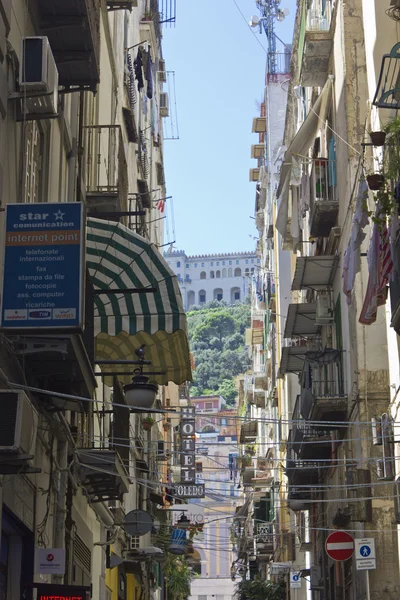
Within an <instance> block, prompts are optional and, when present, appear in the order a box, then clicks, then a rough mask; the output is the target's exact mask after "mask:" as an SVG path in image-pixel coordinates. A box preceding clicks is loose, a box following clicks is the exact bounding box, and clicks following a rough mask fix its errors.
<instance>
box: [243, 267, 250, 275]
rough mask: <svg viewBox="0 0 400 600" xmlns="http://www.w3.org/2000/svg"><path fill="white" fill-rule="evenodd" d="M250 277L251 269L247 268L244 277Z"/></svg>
mask: <svg viewBox="0 0 400 600" xmlns="http://www.w3.org/2000/svg"><path fill="white" fill-rule="evenodd" d="M249 275H250V269H249V268H247V269H246V270H245V272H244V276H245V277H248V276H249Z"/></svg>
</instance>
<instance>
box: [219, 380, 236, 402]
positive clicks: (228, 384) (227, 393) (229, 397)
mask: <svg viewBox="0 0 400 600" xmlns="http://www.w3.org/2000/svg"><path fill="white" fill-rule="evenodd" d="M217 394H218V395H219V396H222V397H223V399H224V400H225V402H226V404H227V405H228V406H235V402H236V397H237V389H236V386H235V382H234V380H233V379H223V380H222V381H221V383H220V385H219V387H218V389H217Z"/></svg>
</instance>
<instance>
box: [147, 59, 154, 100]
mask: <svg viewBox="0 0 400 600" xmlns="http://www.w3.org/2000/svg"><path fill="white" fill-rule="evenodd" d="M146 80H147V97H148V98H150V99H151V98H152V97H153V62H152V60H151V55H150V48H149V51H148V53H147V63H146Z"/></svg>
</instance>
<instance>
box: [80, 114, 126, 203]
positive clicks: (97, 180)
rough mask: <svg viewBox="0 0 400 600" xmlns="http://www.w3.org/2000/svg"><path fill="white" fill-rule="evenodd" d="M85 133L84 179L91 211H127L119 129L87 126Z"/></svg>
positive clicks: (123, 155) (123, 161)
mask: <svg viewBox="0 0 400 600" xmlns="http://www.w3.org/2000/svg"><path fill="white" fill-rule="evenodd" d="M84 130H85V165H84V166H85V174H84V176H85V181H86V193H87V202H88V205H89V208H90V210H91V211H93V212H99V213H101V212H114V211H126V210H128V208H127V206H128V168H127V163H126V158H125V150H124V143H123V138H122V131H121V127H120V126H119V125H89V126H87V127H85V128H84Z"/></svg>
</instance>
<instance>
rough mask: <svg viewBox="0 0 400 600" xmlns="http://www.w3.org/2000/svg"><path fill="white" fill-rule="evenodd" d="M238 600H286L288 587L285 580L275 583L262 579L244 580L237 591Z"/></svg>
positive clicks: (237, 586)
mask: <svg viewBox="0 0 400 600" xmlns="http://www.w3.org/2000/svg"><path fill="white" fill-rule="evenodd" d="M235 598H236V599H237V600H285V598H286V585H285V582H284V580H283V579H281V580H280V581H278V582H276V583H274V582H273V581H270V580H268V581H264V580H263V579H261V577H256V578H255V579H242V581H240V582H239V583H238V584H237V585H236V590H235Z"/></svg>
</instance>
